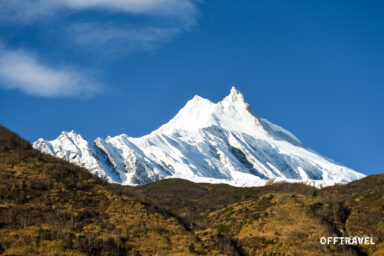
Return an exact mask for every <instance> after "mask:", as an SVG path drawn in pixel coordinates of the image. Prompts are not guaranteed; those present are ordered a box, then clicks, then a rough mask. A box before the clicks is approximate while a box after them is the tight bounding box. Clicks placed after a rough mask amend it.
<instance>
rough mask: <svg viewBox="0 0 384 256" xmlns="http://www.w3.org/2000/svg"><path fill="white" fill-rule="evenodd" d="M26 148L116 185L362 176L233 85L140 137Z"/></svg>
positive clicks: (67, 139) (65, 135)
mask: <svg viewBox="0 0 384 256" xmlns="http://www.w3.org/2000/svg"><path fill="white" fill-rule="evenodd" d="M33 147H34V148H36V149H38V150H40V151H42V152H44V153H48V154H51V155H53V156H56V157H59V158H63V159H65V160H68V161H69V162H71V163H74V164H76V165H79V166H82V167H85V168H87V169H88V170H89V171H90V172H92V173H94V174H96V175H98V176H100V177H106V178H107V179H108V180H109V181H110V182H114V183H119V184H123V185H142V184H146V183H150V182H154V181H158V180H160V179H166V178H181V179H187V180H190V181H193V182H203V183H226V184H230V185H233V186H263V185H265V184H266V182H267V181H268V180H269V179H272V178H273V179H275V181H276V182H281V181H287V182H303V183H306V184H309V185H315V186H317V187H319V186H329V185H333V184H335V183H347V182H350V181H353V180H356V179H360V178H362V177H364V175H363V174H361V173H358V172H356V171H353V170H351V169H349V168H347V167H345V166H342V165H340V164H338V163H336V162H335V161H333V160H330V159H327V158H325V157H323V156H321V155H319V154H317V153H316V152H314V151H312V150H310V149H308V148H306V147H305V146H303V145H302V143H301V142H300V141H299V139H297V138H296V137H295V136H294V135H293V134H292V133H290V132H289V131H286V130H285V129H283V128H281V127H279V126H277V125H275V124H272V123H271V122H269V121H268V120H266V119H263V118H260V117H259V116H258V115H257V114H256V113H255V112H253V111H252V110H251V108H250V107H249V105H248V104H247V103H246V102H245V100H244V97H243V95H242V94H241V93H240V92H239V91H237V90H236V88H234V87H233V88H232V89H231V92H230V94H229V95H228V96H227V97H225V98H224V99H223V100H222V101H220V102H218V103H213V102H211V101H209V100H207V99H203V98H201V97H199V96H195V97H194V98H193V99H192V100H190V101H188V102H187V104H186V105H185V107H184V108H182V109H181V110H180V111H179V113H178V114H177V115H176V116H175V117H174V118H173V119H172V120H170V121H169V122H168V123H167V124H165V125H163V126H161V127H160V128H159V129H157V130H155V131H153V132H152V133H151V134H149V135H146V136H143V137H141V138H132V137H129V136H128V135H126V134H122V135H119V136H116V137H107V138H106V139H102V138H97V139H96V140H94V141H87V140H85V139H84V138H83V137H82V136H81V135H79V134H76V133H75V132H74V131H71V132H62V133H61V134H60V136H59V137H58V138H57V139H55V140H52V141H47V140H44V139H39V140H38V141H36V142H34V143H33Z"/></svg>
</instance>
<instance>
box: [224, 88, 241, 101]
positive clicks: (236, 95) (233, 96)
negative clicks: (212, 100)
mask: <svg viewBox="0 0 384 256" xmlns="http://www.w3.org/2000/svg"><path fill="white" fill-rule="evenodd" d="M223 102H228V103H231V104H236V103H240V104H242V105H246V102H245V100H244V96H243V94H241V92H239V91H238V90H237V89H236V87H234V86H233V87H232V88H231V92H230V93H229V95H228V96H227V97H225V98H224V99H223Z"/></svg>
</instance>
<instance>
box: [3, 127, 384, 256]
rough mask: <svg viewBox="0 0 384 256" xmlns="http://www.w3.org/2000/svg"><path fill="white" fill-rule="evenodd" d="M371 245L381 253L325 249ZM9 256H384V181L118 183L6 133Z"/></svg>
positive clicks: (5, 220) (6, 239) (5, 245)
mask: <svg viewBox="0 0 384 256" xmlns="http://www.w3.org/2000/svg"><path fill="white" fill-rule="evenodd" d="M329 236H337V237H340V236H345V237H346V236H370V237H373V239H374V242H375V245H353V246H352V245H341V244H338V245H333V244H329V245H322V244H320V242H319V241H320V238H321V237H329ZM0 254H2V255H8V256H10V255H105V256H106V255H230V256H231V255H233V256H235V255H239V256H242V255H245V256H248V255H249V256H250V255H252V256H253V255H281V256H282V255H292V256H293V255H303V256H304V255H305V256H315V255H316V256H318V255H324V256H325V255H376V256H379V255H384V175H374V176H369V177H365V178H362V179H360V180H357V181H353V182H350V183H348V184H346V185H337V186H330V187H327V188H323V189H318V188H315V187H313V186H308V185H305V184H300V183H284V182H283V183H278V184H272V185H267V186H262V187H243V188H240V187H234V186H229V185H226V184H207V183H205V184H199V183H193V182H190V181H187V180H182V179H165V180H161V181H158V182H153V183H150V184H147V185H143V186H137V187H132V186H121V185H118V184H111V183H109V182H107V180H105V179H101V178H99V177H98V176H96V175H94V174H92V173H90V172H89V171H88V170H86V169H84V168H81V167H78V166H76V165H73V164H71V163H69V162H67V161H65V160H62V159H59V158H55V157H52V156H51V155H48V154H44V153H42V152H40V151H38V150H35V149H33V148H32V146H31V144H30V143H29V142H27V141H25V140H23V139H21V138H20V137H18V136H17V135H16V134H14V133H12V132H11V131H9V130H7V129H6V128H4V127H1V126H0Z"/></svg>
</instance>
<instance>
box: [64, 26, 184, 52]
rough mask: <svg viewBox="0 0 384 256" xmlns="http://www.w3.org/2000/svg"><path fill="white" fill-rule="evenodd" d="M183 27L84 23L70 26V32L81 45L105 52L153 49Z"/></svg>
mask: <svg viewBox="0 0 384 256" xmlns="http://www.w3.org/2000/svg"><path fill="white" fill-rule="evenodd" d="M180 32H181V29H179V28H174V27H165V28H162V27H143V28H141V27H140V28H137V27H128V28H120V27H116V26H114V25H112V24H108V25H104V24H95V23H83V24H75V25H72V26H71V27H70V28H69V32H68V34H69V35H71V36H72V39H73V40H74V41H75V42H76V43H77V44H79V45H82V46H84V47H87V49H90V48H95V49H96V50H97V49H100V48H102V49H103V52H104V53H105V54H113V53H115V52H116V51H121V50H122V49H123V50H124V51H125V52H130V51H136V50H140V51H151V50H153V49H156V48H158V47H160V46H161V45H162V44H164V43H166V42H168V41H170V40H171V39H173V38H174V37H175V36H176V35H177V34H179V33H180Z"/></svg>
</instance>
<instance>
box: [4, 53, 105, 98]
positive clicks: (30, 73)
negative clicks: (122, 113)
mask: <svg viewBox="0 0 384 256" xmlns="http://www.w3.org/2000/svg"><path fill="white" fill-rule="evenodd" d="M0 86H1V87H3V88H5V89H18V90H20V91H22V92H24V93H27V94H30V95H35V96H43V97H57V96H58V97H60V96H78V97H87V96H91V95H93V94H94V93H96V92H97V91H98V89H99V86H98V85H97V84H95V83H93V82H92V79H91V78H90V77H89V76H88V75H86V74H85V73H83V72H79V71H76V70H73V69H70V68H54V67H50V66H48V65H44V64H42V63H39V61H38V60H37V59H36V57H35V56H34V55H32V54H31V53H28V52H25V51H13V50H8V49H5V48H4V47H2V46H0Z"/></svg>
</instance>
